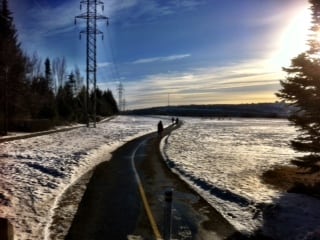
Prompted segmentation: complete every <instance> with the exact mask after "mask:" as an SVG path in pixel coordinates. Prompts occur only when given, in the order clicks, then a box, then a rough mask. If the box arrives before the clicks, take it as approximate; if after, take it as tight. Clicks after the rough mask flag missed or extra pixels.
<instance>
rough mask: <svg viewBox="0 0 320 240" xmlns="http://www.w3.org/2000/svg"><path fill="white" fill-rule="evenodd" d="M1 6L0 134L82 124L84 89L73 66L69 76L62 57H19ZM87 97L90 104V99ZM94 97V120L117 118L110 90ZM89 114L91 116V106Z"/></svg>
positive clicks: (11, 23)
mask: <svg viewBox="0 0 320 240" xmlns="http://www.w3.org/2000/svg"><path fill="white" fill-rule="evenodd" d="M0 4H1V5H0V29H1V31H0V133H1V134H7V131H8V130H30V131H32V130H42V128H49V127H52V126H53V125H57V124H62V123H69V122H85V120H86V113H85V111H84V109H85V101H86V100H85V94H86V89H85V87H84V84H83V77H82V76H81V74H80V69H79V68H78V67H77V66H76V67H75V68H74V69H73V70H72V71H71V72H69V73H68V72H67V63H66V59H65V58H64V57H62V58H55V59H52V60H50V58H46V59H45V60H44V61H43V60H42V59H41V57H39V56H38V54H37V53H34V54H33V55H32V56H29V55H28V54H27V53H25V52H23V50H22V48H21V44H20V43H19V41H18V34H17V30H16V28H15V25H14V21H13V17H12V12H11V11H10V10H9V7H8V1H7V0H2V2H1V3H0ZM89 94H90V95H89V99H91V100H92V99H93V96H94V93H93V92H92V91H91V92H90V93H89ZM96 97H97V98H96V103H97V104H96V113H97V116H109V115H113V114H115V113H117V112H118V107H117V103H116V101H115V99H114V97H113V94H112V92H111V91H110V90H106V91H105V90H100V89H96ZM92 102H93V101H89V103H92ZM88 108H89V109H88V113H89V115H90V113H92V111H93V106H92V104H89V105H88Z"/></svg>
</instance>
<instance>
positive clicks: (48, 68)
mask: <svg viewBox="0 0 320 240" xmlns="http://www.w3.org/2000/svg"><path fill="white" fill-rule="evenodd" d="M44 66H45V70H44V76H45V79H46V81H47V83H48V86H49V88H50V89H51V90H53V89H54V88H55V87H54V84H53V81H52V70H51V63H50V59H49V58H46V60H45V61H44Z"/></svg>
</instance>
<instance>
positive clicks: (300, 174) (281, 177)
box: [262, 166, 320, 198]
mask: <svg viewBox="0 0 320 240" xmlns="http://www.w3.org/2000/svg"><path fill="white" fill-rule="evenodd" d="M262 179H263V181H264V182H265V183H267V184H270V185H272V186H273V187H275V188H277V189H281V190H283V191H286V192H295V193H303V194H307V195H311V196H314V197H318V198H320V171H317V172H311V171H310V170H309V169H303V168H298V167H294V166H278V167H276V168H274V169H272V170H268V171H266V172H265V173H264V174H263V176H262Z"/></svg>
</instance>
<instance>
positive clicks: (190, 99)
mask: <svg viewBox="0 0 320 240" xmlns="http://www.w3.org/2000/svg"><path fill="white" fill-rule="evenodd" d="M253 62H255V61H253ZM280 78H281V76H280V75H279V73H277V72H271V71H268V69H266V68H265V64H263V63H261V64H257V63H256V64H253V65H251V64H250V63H239V64H235V65H230V66H226V67H212V68H203V69H194V70H192V71H188V72H176V73H162V74H154V75H149V76H147V77H145V78H144V79H142V80H141V81H139V82H138V83H137V82H135V81H134V82H126V83H124V86H125V89H126V94H127V95H126V102H127V104H128V107H129V108H142V107H150V106H161V105H167V103H168V94H170V103H171V104H172V105H181V104H210V103H211V104H213V103H252V102H272V101H275V100H276V97H275V95H274V93H275V92H276V91H277V90H278V89H279V88H280V84H279V79H280Z"/></svg>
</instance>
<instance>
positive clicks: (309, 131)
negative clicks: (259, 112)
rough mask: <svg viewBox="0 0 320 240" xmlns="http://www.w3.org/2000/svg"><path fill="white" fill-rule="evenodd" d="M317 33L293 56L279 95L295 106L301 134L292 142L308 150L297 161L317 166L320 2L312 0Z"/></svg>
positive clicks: (319, 158) (295, 121)
mask: <svg viewBox="0 0 320 240" xmlns="http://www.w3.org/2000/svg"><path fill="white" fill-rule="evenodd" d="M310 4H311V10H312V28H311V31H312V33H313V34H311V35H310V40H309V46H310V48H309V50H308V51H306V52H305V53H302V54H300V55H298V56H297V57H295V58H294V59H292V61H291V66H290V67H287V68H283V70H284V71H285V72H286V73H287V77H286V79H285V80H282V81H281V82H280V83H281V86H282V89H281V90H279V92H278V93H276V95H277V96H278V97H280V98H281V99H283V100H285V101H286V102H288V103H289V104H291V105H292V106H294V109H295V110H294V111H293V112H292V115H291V116H290V117H289V120H290V121H291V123H292V124H293V125H294V126H295V127H297V128H298V130H299V132H298V133H299V134H298V136H297V138H296V139H294V140H293V141H292V142H291V143H292V147H293V148H294V149H296V150H298V151H301V152H306V153H308V154H307V155H305V156H304V157H301V158H298V159H296V160H294V161H293V162H294V163H295V164H297V165H298V166H302V167H310V168H314V169H317V168H319V167H317V163H318V162H319V161H320V59H319V56H320V42H319V38H318V35H319V30H320V1H319V0H310Z"/></svg>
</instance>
